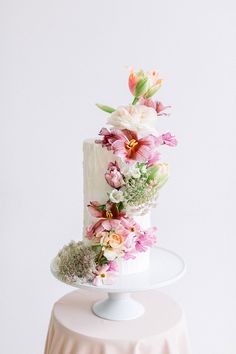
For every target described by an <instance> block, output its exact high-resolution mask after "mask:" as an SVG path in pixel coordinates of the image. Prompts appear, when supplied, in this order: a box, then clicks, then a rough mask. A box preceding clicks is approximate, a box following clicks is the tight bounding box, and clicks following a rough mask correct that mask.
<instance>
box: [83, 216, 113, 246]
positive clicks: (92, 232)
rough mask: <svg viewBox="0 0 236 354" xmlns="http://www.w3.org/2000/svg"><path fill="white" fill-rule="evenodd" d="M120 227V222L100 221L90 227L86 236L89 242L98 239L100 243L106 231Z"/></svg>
mask: <svg viewBox="0 0 236 354" xmlns="http://www.w3.org/2000/svg"><path fill="white" fill-rule="evenodd" d="M119 225H120V220H116V219H111V220H106V219H100V220H98V221H97V222H95V223H94V224H92V225H91V226H89V227H88V228H87V230H86V236H87V238H88V239H89V240H92V239H93V238H94V237H96V236H97V237H96V241H98V242H99V241H100V237H102V233H103V232H104V231H111V230H114V229H116V228H117V227H118V226H119Z"/></svg>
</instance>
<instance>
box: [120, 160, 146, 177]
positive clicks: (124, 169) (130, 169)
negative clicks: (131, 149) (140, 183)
mask: <svg viewBox="0 0 236 354" xmlns="http://www.w3.org/2000/svg"><path fill="white" fill-rule="evenodd" d="M120 171H121V173H122V174H123V175H124V176H125V177H126V178H130V177H133V178H139V177H140V176H141V173H140V170H139V168H136V167H135V165H133V166H132V165H128V164H126V163H124V162H121V163H120Z"/></svg>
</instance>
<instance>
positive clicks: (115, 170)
mask: <svg viewBox="0 0 236 354" xmlns="http://www.w3.org/2000/svg"><path fill="white" fill-rule="evenodd" d="M105 178H106V181H107V183H108V184H109V185H110V186H111V187H113V188H117V189H118V188H120V187H122V186H123V185H124V184H125V182H124V179H123V175H122V174H121V172H120V168H119V166H118V164H117V162H116V161H115V162H114V163H113V162H110V163H109V165H108V169H107V171H106V173H105Z"/></svg>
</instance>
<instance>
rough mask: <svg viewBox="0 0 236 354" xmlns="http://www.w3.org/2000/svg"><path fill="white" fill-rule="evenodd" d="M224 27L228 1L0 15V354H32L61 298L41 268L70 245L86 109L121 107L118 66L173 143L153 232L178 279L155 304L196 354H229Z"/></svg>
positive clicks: (231, 270) (230, 137)
mask: <svg viewBox="0 0 236 354" xmlns="http://www.w3.org/2000/svg"><path fill="white" fill-rule="evenodd" d="M234 22H235V2H234V1H233V0H232V1H230V0H225V1H217V0H215V1H211V0H210V1H207V0H198V1H187V0H186V1H184V0H180V1H170V0H166V1H151V0H146V1H145V2H143V1H108V0H107V1H105V0H99V1H78V0H77V1H74V0H72V1H65V0H57V1H53V0H47V1H46V0H41V1H29V0H21V1H16V0H5V1H4V0H1V1H0V29H1V38H0V40H1V57H0V75H1V80H0V101H1V106H0V116H1V132H0V134H1V142H0V143H1V149H0V154H1V163H0V179H1V198H0V207H1V257H0V272H1V274H0V277H1V278H0V279H1V294H0V306H1V318H0V322H1V329H0V336H1V352H2V353H4V354H15V353H16V352H17V353H22V354H32V353H34V354H41V353H43V347H44V341H45V336H46V331H47V326H48V321H49V317H50V311H51V307H52V304H53V303H54V301H55V300H56V299H57V298H58V297H60V296H61V295H63V294H64V293H66V292H69V291H70V290H71V289H70V288H69V287H67V286H65V285H64V284H60V283H59V282H57V281H56V280H55V279H54V278H53V277H52V276H51V275H50V272H49V263H50V260H51V259H52V257H53V256H54V255H55V254H56V252H57V251H58V249H59V248H60V247H62V245H63V244H65V243H66V242H68V241H69V240H70V239H72V238H75V239H78V238H81V237H82V235H81V230H82V212H83V210H82V192H83V186H82V141H83V139H84V138H87V137H91V136H96V134H97V132H98V130H99V129H100V127H101V126H102V125H103V123H104V121H105V117H106V115H105V113H102V112H101V111H98V109H96V107H95V106H94V103H95V102H97V101H99V102H101V103H106V104H110V105H112V106H117V105H119V104H122V103H128V102H130V100H131V97H130V95H129V92H128V88H127V72H126V70H125V69H124V66H125V65H134V66H135V67H136V68H139V67H140V66H142V67H143V68H144V69H146V70H149V69H152V68H157V69H158V70H159V71H160V73H161V77H163V78H164V79H165V81H164V85H163V88H162V89H161V91H160V93H159V99H161V100H162V101H163V102H164V103H167V104H171V105H172V107H173V108H172V115H171V116H170V117H169V118H168V119H165V118H160V120H159V122H160V128H161V130H163V131H166V130H171V131H172V132H173V133H175V134H176V136H177V137H178V139H179V142H180V144H179V147H178V148H177V149H176V150H171V151H170V150H168V149H166V150H165V152H164V157H165V159H166V160H167V161H169V162H170V165H171V178H170V180H169V183H168V184H167V186H166V187H165V188H164V189H163V190H162V193H161V196H160V199H159V205H158V207H157V208H156V209H155V210H154V211H153V220H155V223H156V224H157V226H158V227H159V243H160V245H162V246H166V247H169V248H170V249H172V250H175V251H176V252H178V253H180V254H181V255H182V256H183V257H184V258H185V260H186V262H187V265H188V273H187V275H186V276H185V278H184V279H183V280H181V281H180V282H178V283H177V284H175V285H173V286H171V287H170V288H168V289H166V290H165V291H166V292H168V293H169V294H171V295H172V296H173V297H174V298H175V299H176V300H177V301H179V302H180V303H181V304H182V305H183V307H184V309H185V312H186V315H187V319H188V326H189V332H190V336H191V341H192V346H193V351H194V353H195V354H235V353H236V339H235V330H236V324H235V314H236V313H235V312H236V287H235V268H236V258H235V247H236V242H235V236H236V235H235V231H234V230H235V228H234V227H233V226H234V225H235V199H236V193H235V172H236V171H235V148H236V145H235V117H233V107H234V108H235V104H234V102H233V101H234V99H235V88H236V87H235V82H236V80H235V79H236V77H235V70H234V69H235V66H234V60H235V25H234ZM167 150H168V151H167ZM55 354H56V353H55Z"/></svg>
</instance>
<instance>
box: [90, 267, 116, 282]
mask: <svg viewBox="0 0 236 354" xmlns="http://www.w3.org/2000/svg"><path fill="white" fill-rule="evenodd" d="M115 275H116V274H115V272H114V271H111V270H110V265H109V264H104V265H102V266H100V267H99V268H98V270H97V271H96V276H95V278H94V280H93V284H94V285H96V286H101V285H111V284H112V283H113V282H114V278H115Z"/></svg>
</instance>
